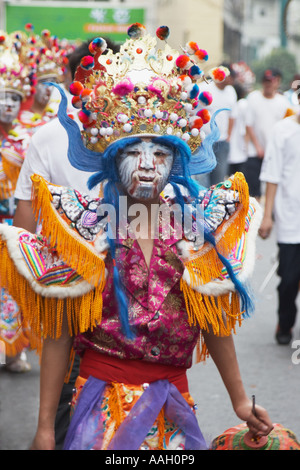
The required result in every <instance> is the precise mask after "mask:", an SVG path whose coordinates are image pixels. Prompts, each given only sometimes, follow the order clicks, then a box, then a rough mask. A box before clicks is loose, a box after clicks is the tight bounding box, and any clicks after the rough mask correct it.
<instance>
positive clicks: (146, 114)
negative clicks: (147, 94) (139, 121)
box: [144, 109, 152, 118]
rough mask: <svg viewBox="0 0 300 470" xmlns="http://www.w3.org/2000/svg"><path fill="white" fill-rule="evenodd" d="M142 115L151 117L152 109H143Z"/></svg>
mask: <svg viewBox="0 0 300 470" xmlns="http://www.w3.org/2000/svg"><path fill="white" fill-rule="evenodd" d="M144 115H145V116H146V117H147V118H149V117H151V116H152V111H151V109H145V111H144Z"/></svg>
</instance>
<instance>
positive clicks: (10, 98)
mask: <svg viewBox="0 0 300 470" xmlns="http://www.w3.org/2000/svg"><path fill="white" fill-rule="evenodd" d="M20 107H21V97H20V95H18V94H17V93H14V92H12V91H0V122H2V123H4V124H9V123H11V122H13V120H14V119H16V118H17V116H18V114H19V111H20Z"/></svg>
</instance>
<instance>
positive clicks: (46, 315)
mask: <svg viewBox="0 0 300 470" xmlns="http://www.w3.org/2000/svg"><path fill="white" fill-rule="evenodd" d="M0 256H1V263H0V285H1V286H2V287H5V288H6V289H7V290H8V292H9V293H10V295H11V296H12V297H13V298H14V300H15V301H16V302H17V304H18V306H19V308H20V310H21V312H22V320H23V322H24V324H25V325H28V327H29V328H30V335H31V337H32V338H33V340H34V339H35V341H36V348H37V349H38V350H40V349H41V346H42V341H43V338H46V337H51V338H54V339H56V338H59V337H60V335H61V328H62V320H63V312H64V309H65V311H66V314H67V318H68V327H69V334H70V336H74V335H77V334H79V333H82V332H84V331H86V330H87V329H89V328H91V329H93V328H94V327H95V326H96V325H97V324H99V323H100V322H101V317H102V291H101V289H100V288H99V287H98V288H95V289H94V290H92V291H91V292H89V293H88V294H85V295H83V296H81V297H76V298H67V299H57V298H50V297H42V296H40V295H38V294H36V293H35V292H34V291H33V290H32V288H31V286H30V284H29V282H28V281H27V280H26V279H25V278H24V277H23V276H22V275H20V274H19V272H18V270H17V269H16V267H15V265H14V263H13V261H12V260H11V258H10V256H9V253H8V250H7V247H6V243H5V242H4V241H2V240H0ZM31 346H32V345H31Z"/></svg>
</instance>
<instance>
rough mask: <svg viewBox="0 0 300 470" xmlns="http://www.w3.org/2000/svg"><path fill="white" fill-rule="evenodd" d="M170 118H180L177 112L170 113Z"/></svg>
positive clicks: (175, 119) (172, 119)
mask: <svg viewBox="0 0 300 470" xmlns="http://www.w3.org/2000/svg"><path fill="white" fill-rule="evenodd" d="M170 119H171V121H177V119H178V114H176V113H171V114H170Z"/></svg>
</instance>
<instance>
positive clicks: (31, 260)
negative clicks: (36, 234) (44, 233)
mask: <svg viewBox="0 0 300 470" xmlns="http://www.w3.org/2000/svg"><path fill="white" fill-rule="evenodd" d="M19 247H20V250H21V253H22V255H23V257H24V260H25V261H26V264H27V266H28V268H29V269H30V271H31V273H32V275H33V276H34V277H35V278H39V277H40V276H42V275H43V274H44V273H45V271H46V265H45V261H44V259H43V257H42V255H41V254H40V253H39V252H38V251H37V250H36V249H35V248H34V246H32V245H30V244H29V243H24V242H20V243H19Z"/></svg>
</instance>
